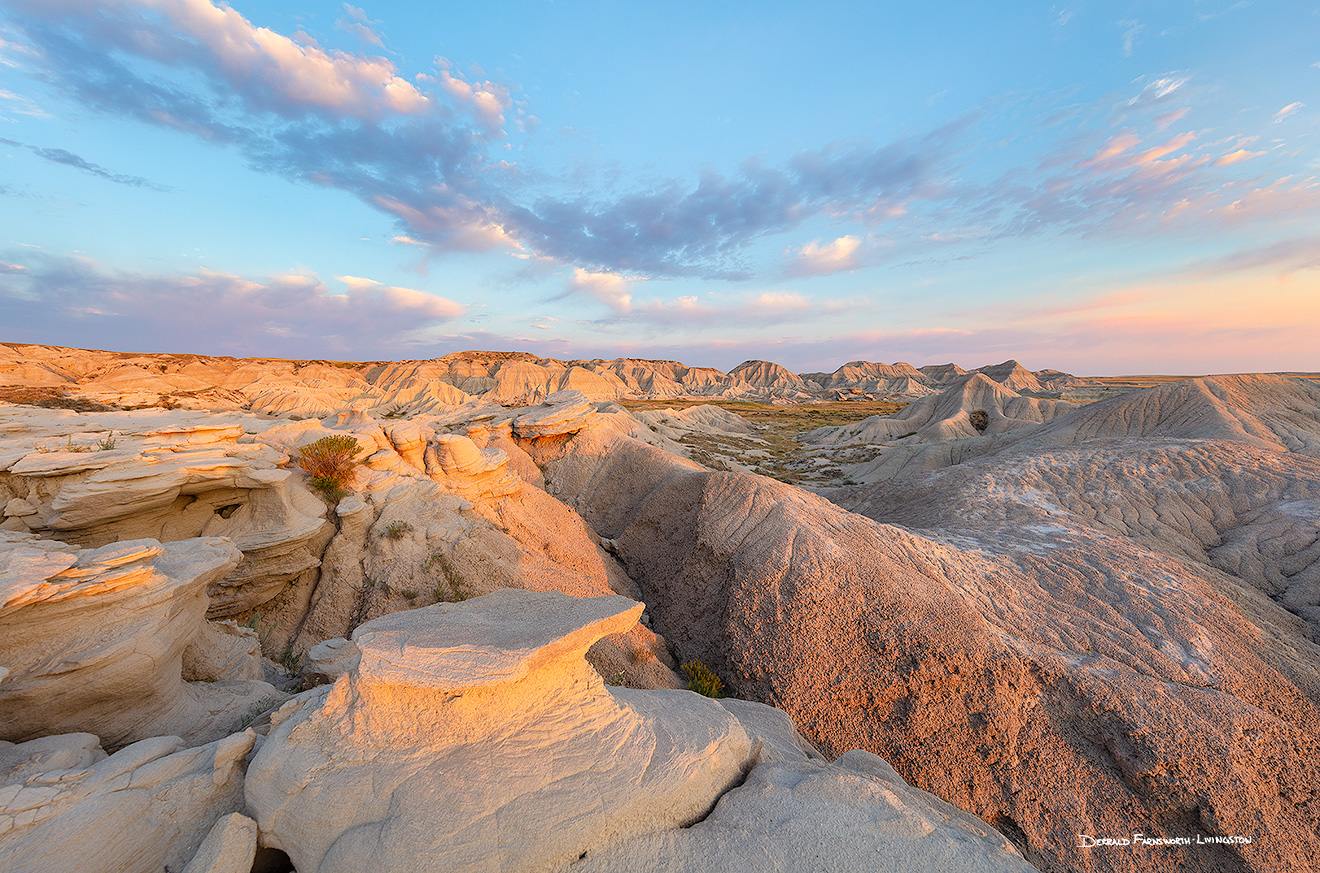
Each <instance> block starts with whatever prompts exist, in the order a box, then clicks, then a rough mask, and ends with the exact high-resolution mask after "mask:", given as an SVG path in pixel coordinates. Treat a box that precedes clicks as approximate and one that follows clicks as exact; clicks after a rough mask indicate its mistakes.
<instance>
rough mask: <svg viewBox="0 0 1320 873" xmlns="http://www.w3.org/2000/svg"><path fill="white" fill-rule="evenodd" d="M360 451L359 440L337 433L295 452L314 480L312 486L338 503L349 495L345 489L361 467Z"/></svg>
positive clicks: (295, 459)
mask: <svg viewBox="0 0 1320 873" xmlns="http://www.w3.org/2000/svg"><path fill="white" fill-rule="evenodd" d="M358 451H359V447H358V441H357V438H356V437H353V436H351V435H349V434H335V435H334V436H326V437H321V438H320V439H319V440H317V441H316V442H314V443H308V444H307V445H305V446H303V447H302V448H300V449H298V451H297V452H295V453H294V455H293V459H294V461H295V462H296V463H297V464H298V466H299V467H302V468H303V471H304V472H306V473H307V475H308V476H310V477H311V479H310V481H309V483H308V484H310V485H311V486H312V487H313V488H315V489H316V490H317V491H320V492H321V493H322V494H324V495H325V497H326V499H327V500H329V501H330V502H331V503H338V502H339V501H340V500H342V499H343V498H344V495H346V494H348V489H347V488H346V487H345V486H346V485H347V484H348V480H349V479H350V478H351V477H352V476H353V468H355V467H356V466H357V463H358V462H357V453H358Z"/></svg>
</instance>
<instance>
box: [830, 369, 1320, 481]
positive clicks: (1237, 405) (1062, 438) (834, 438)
mask: <svg viewBox="0 0 1320 873" xmlns="http://www.w3.org/2000/svg"><path fill="white" fill-rule="evenodd" d="M981 378H985V377H984V376H983V375H982V377H981ZM1022 400H1025V401H1028V402H1030V403H1032V404H1039V407H1038V408H1039V409H1040V411H1041V413H1042V418H1044V419H1045V423H1044V424H1041V425H1040V426H1038V427H1034V428H1029V427H1025V426H1023V427H1019V428H1017V429H1013V430H1011V432H1009V433H1004V434H1002V435H1000V436H998V437H996V438H991V437H982V438H979V439H957V440H954V441H951V442H943V443H925V444H923V443H921V442H919V441H918V440H917V439H915V438H911V437H909V438H907V439H901V435H902V433H904V432H906V431H903V430H901V426H900V425H899V424H897V421H898V420H899V419H900V418H901V417H902V416H905V415H907V416H912V415H916V414H917V413H918V412H919V411H922V410H924V408H925V407H924V406H923V405H922V404H925V403H928V402H929V399H927V400H924V401H918V402H917V403H913V404H912V405H911V406H909V407H907V408H906V409H904V410H902V411H901V412H900V413H898V414H897V415H895V416H889V417H888V419H876V418H871V419H866V420H864V421H861V422H858V423H856V424H853V425H847V426H845V427H842V428H821V429H819V430H816V431H812V432H811V433H810V434H809V435H808V436H807V439H808V441H809V442H812V443H814V444H817V445H826V446H829V445H836V446H841V445H849V444H850V441H855V442H873V443H879V442H882V441H884V439H886V438H888V439H890V440H894V437H893V436H891V435H895V434H896V435H898V437H900V439H899V440H898V444H897V445H895V446H893V447H890V448H886V449H885V450H884V451H882V452H881V453H880V454H879V455H878V456H877V457H875V458H874V459H872V460H870V461H868V462H865V463H860V464H856V465H853V466H850V467H848V468H847V469H848V475H849V476H850V477H851V478H852V479H853V480H854V481H857V482H862V483H878V482H883V481H891V480H895V479H907V478H910V477H913V476H919V475H921V474H924V473H929V472H932V471H934V470H939V469H942V468H944V467H949V466H954V465H957V464H964V463H967V462H968V461H970V460H973V459H975V458H979V457H982V456H984V455H987V454H996V455H1000V454H1023V455H1026V454H1030V453H1032V452H1041V451H1048V450H1051V449H1055V448H1060V447H1065V446H1073V445H1082V444H1084V443H1086V442H1089V441H1093V440H1109V441H1114V442H1126V441H1130V440H1137V439H1143V438H1152V439H1176V440H1186V439H1222V440H1232V441H1235V442H1249V443H1252V444H1254V445H1258V446H1262V447H1268V448H1271V449H1274V450H1287V451H1292V452H1297V453H1299V454H1304V455H1310V456H1312V457H1320V386H1317V385H1316V384H1315V383H1314V382H1312V381H1310V380H1307V379H1298V378H1294V377H1290V376H1275V375H1249V376H1210V377H1204V378H1200V379H1191V380H1186V381H1183V382H1176V383H1170V384H1166V385H1158V386H1156V387H1153V388H1147V389H1143V390H1141V391H1134V392H1132V393H1130V394H1124V395H1120V396H1118V397H1113V398H1110V399H1108V400H1102V401H1099V402H1096V403H1090V404H1086V405H1083V406H1080V407H1073V406H1072V405H1071V404H1068V403H1065V402H1061V401H1050V400H1037V399H1035V398H1022ZM985 408H986V409H987V410H988V409H989V407H985ZM1005 411H1006V412H1009V414H1013V413H1014V412H1015V413H1016V414H1017V415H1022V416H1029V415H1030V414H1031V413H1030V411H1028V410H1026V409H1024V408H1022V407H1013V410H1012V411H1009V409H1008V408H1007V407H1006V408H1005ZM1051 413H1052V414H1051ZM991 417H992V419H993V417H994V416H993V413H992V415H991ZM987 433H988V434H994V433H995V430H994V429H993V428H988V429H987Z"/></svg>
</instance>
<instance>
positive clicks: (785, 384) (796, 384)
mask: <svg viewBox="0 0 1320 873" xmlns="http://www.w3.org/2000/svg"><path fill="white" fill-rule="evenodd" d="M729 375H730V376H731V377H733V378H734V379H741V380H742V381H744V382H746V383H747V384H748V385H751V386H753V387H754V388H764V389H774V388H778V389H787V390H790V391H806V390H808V385H807V383H806V382H805V381H803V379H802V377H801V376H798V375H797V374H796V373H793V372H792V371H790V370H788V369H786V368H784V367H781V366H779V365H778V364H774V363H771V362H770V361H743V362H742V363H741V364H739V365H738V366H736V367H734V368H733V369H732V370H730V371H729Z"/></svg>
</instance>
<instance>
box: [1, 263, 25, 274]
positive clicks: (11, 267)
mask: <svg viewBox="0 0 1320 873" xmlns="http://www.w3.org/2000/svg"><path fill="white" fill-rule="evenodd" d="M26 272H27V267H25V266H23V265H22V264H6V263H5V262H4V261H0V273H26Z"/></svg>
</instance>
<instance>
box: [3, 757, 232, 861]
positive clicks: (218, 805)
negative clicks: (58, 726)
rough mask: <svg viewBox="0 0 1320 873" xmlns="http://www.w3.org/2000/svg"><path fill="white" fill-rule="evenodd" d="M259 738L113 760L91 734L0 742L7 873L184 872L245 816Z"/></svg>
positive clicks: (4, 846)
mask: <svg viewBox="0 0 1320 873" xmlns="http://www.w3.org/2000/svg"><path fill="white" fill-rule="evenodd" d="M255 739H256V737H255V735H254V734H252V733H251V732H250V731H247V732H244V733H240V734H233V735H230V736H227V737H225V738H223V739H220V740H217V741H215V742H212V743H208V744H206V745H203V746H198V747H195V748H185V747H184V743H183V741H182V740H180V739H179V738H178V737H170V736H162V737H153V738H151V739H146V740H141V741H140V742H137V743H134V744H133V745H131V746H128V747H127V748H124V749H120V750H119V751H118V752H116V753H115V754H113V755H110V756H108V757H107V756H106V754H105V752H104V751H103V750H102V749H101V746H100V744H99V743H98V741H97V738H96V737H95V736H92V735H90V734H85V733H75V734H62V735H59V736H51V737H42V738H41V739H36V740H30V741H28V742H25V743H18V744H15V743H8V742H0V870H4V871H6V873H88V871H96V873H146V871H152V873H155V871H161V870H183V869H184V865H185V864H187V863H188V862H189V859H191V858H192V857H193V856H194V855H195V854H196V853H197V850H198V847H199V846H200V845H201V844H202V842H203V838H205V837H206V836H207V832H208V831H209V830H211V827H212V824H213V823H215V822H216V821H217V820H218V819H220V818H221V817H222V816H226V815H228V814H230V813H234V812H237V811H238V810H239V809H241V808H242V805H243V759H244V756H246V755H247V754H248V752H250V751H251V750H252V745H253V742H254V740H255ZM248 863H249V866H248V867H244V868H242V869H243V870H244V871H246V870H249V869H251V860H250V858H249V861H248ZM189 869H193V868H191V867H190V868H189ZM202 869H204V870H211V871H213V873H220V871H222V870H225V869H226V868H223V867H203V868H202ZM229 869H231V870H237V868H235V867H231V868H229Z"/></svg>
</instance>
